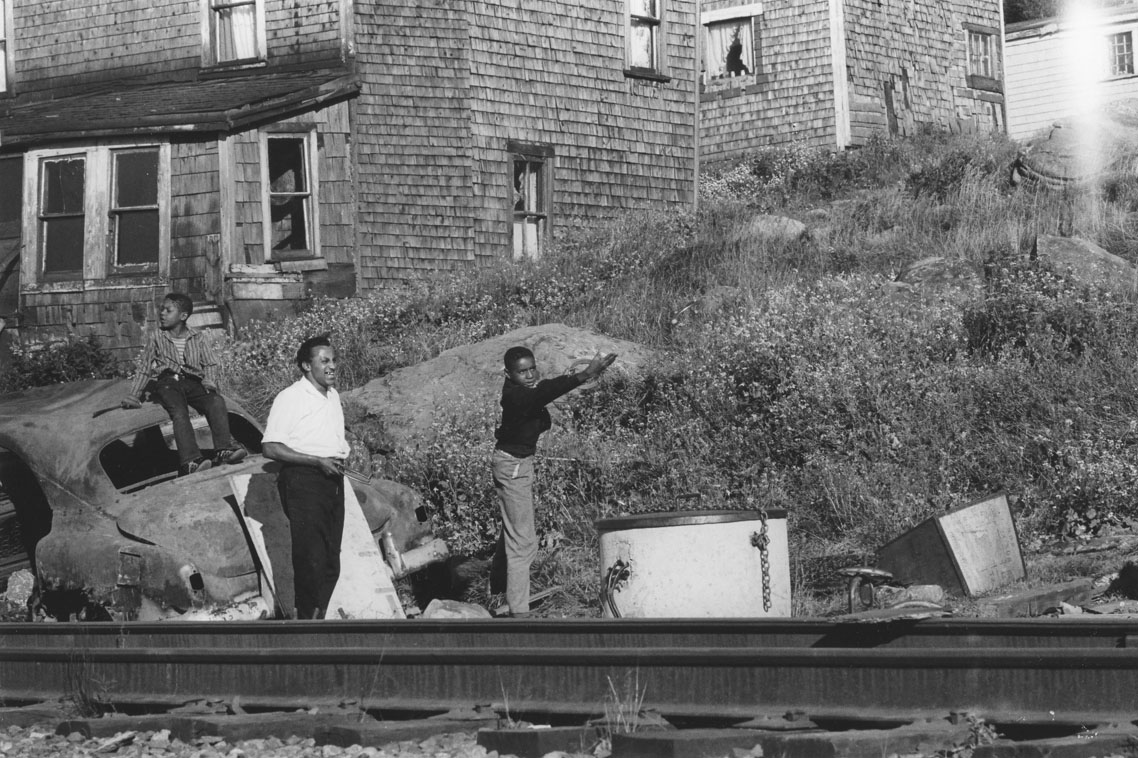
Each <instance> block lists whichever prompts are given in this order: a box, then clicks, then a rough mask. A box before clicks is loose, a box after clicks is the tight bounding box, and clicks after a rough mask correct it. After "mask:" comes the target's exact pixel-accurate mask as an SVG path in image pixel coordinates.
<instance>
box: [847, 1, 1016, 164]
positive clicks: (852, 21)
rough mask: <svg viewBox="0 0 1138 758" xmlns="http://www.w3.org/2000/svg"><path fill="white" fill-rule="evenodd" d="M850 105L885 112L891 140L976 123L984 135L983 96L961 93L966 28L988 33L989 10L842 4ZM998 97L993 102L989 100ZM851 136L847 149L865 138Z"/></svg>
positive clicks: (991, 6) (995, 24)
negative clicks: (852, 141)
mask: <svg viewBox="0 0 1138 758" xmlns="http://www.w3.org/2000/svg"><path fill="white" fill-rule="evenodd" d="M844 1H845V12H846V18H845V21H846V40H847V42H846V46H847V53H846V56H847V65H848V70H849V87H850V95H851V99H853V98H858V99H861V100H862V101H863V102H872V101H877V102H879V103H881V108H882V111H883V112H889V111H892V113H893V121H894V123H895V130H896V132H897V133H898V134H902V135H908V134H913V133H915V132H916V131H917V130H918V129H920V128H921V127H922V126H925V125H930V126H941V127H943V126H948V127H952V128H954V129H955V128H960V124H961V123H962V122H963V123H967V122H970V121H974V120H978V121H980V122H982V124H979V123H978V124H977V125H976V127H975V128H980V127H981V126H983V127H984V128H990V119H991V116H990V107H991V106H990V105H989V103H990V102H991V100H990V99H986V98H989V97H990V96H989V95H988V93H983V94H982V93H981V91H980V90H973V89H971V88H969V87H968V86H967V80H966V76H967V73H968V72H967V61H968V50H967V36H966V35H967V32H966V27H965V24H966V23H970V24H975V25H978V26H984V27H988V28H991V29H993V30H994V31H995V32H996V35H995V37H996V41H997V47H998V39H999V35H998V32H999V28H1000V15H999V14H1000V10H999V6H998V5H997V4H995V3H982V2H973V3H969V2H943V0H917V1H914V0H881V1H880V2H879V0H844ZM997 97H998V95H997ZM858 136H859V135H857V134H856V132H855V142H857V141H861V142H864V139H865V137H866V136H868V135H864V134H863V135H860V137H861V139H860V140H858V139H857V137H858Z"/></svg>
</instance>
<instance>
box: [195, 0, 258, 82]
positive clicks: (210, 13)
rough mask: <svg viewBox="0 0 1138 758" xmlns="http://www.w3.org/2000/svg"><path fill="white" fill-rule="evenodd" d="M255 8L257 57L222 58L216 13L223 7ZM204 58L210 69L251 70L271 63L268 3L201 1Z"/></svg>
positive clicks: (254, 30)
mask: <svg viewBox="0 0 1138 758" xmlns="http://www.w3.org/2000/svg"><path fill="white" fill-rule="evenodd" d="M246 5H251V6H253V46H254V48H255V49H254V51H253V55H252V56H250V57H247V58H227V59H225V60H222V59H221V51H220V46H219V40H218V36H217V33H216V30H217V25H216V23H215V20H216V18H217V15H216V12H217V11H218V10H219V9H223V8H234V7H239V6H246ZM201 46H202V50H201V59H202V66H203V67H206V68H249V67H254V66H264V65H265V63H266V62H267V61H268V37H267V35H266V33H265V0H201Z"/></svg>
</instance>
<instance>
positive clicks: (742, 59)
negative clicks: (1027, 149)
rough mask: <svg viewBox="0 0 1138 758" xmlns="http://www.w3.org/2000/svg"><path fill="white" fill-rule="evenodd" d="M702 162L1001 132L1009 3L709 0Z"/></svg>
mask: <svg viewBox="0 0 1138 758" xmlns="http://www.w3.org/2000/svg"><path fill="white" fill-rule="evenodd" d="M700 22H701V25H702V27H703V37H702V42H701V48H702V51H703V55H702V67H703V72H702V74H703V77H702V78H703V85H702V95H701V102H702V104H701V111H700V124H701V128H700V155H701V160H708V161H714V160H716V159H720V158H725V157H730V156H735V155H739V154H741V153H744V152H747V151H750V150H755V149H757V148H762V147H768V146H779V145H788V144H790V143H795V144H800V145H808V146H815V147H831V148H845V147H849V146H857V145H861V144H864V143H865V142H866V140H867V139H868V138H869V137H870V136H871V135H873V134H874V133H883V134H894V135H909V134H914V133H916V132H917V131H919V130H920V129H922V128H925V127H926V126H935V127H937V128H944V129H949V130H952V131H961V130H963V131H976V130H979V131H1002V130H1003V129H1004V122H1005V118H1004V95H1003V92H1004V88H1003V75H1002V62H1001V47H1002V45H1001V41H1002V24H1003V16H1002V11H1001V3H1000V0H763V2H741V1H740V0H705V2H704V3H703V6H702V14H701V20H700Z"/></svg>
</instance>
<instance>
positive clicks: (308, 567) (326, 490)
mask: <svg viewBox="0 0 1138 758" xmlns="http://www.w3.org/2000/svg"><path fill="white" fill-rule="evenodd" d="M277 487H278V488H279V490H280V496H281V505H282V506H284V512H285V515H287V516H288V523H289V533H290V534H291V535H292V573H293V586H294V587H295V588H296V617H297V618H302V619H310V618H323V617H324V614H325V613H327V612H328V601H329V600H331V598H332V590H334V589H335V588H336V580H337V579H339V578H340V540H341V538H342V537H343V534H344V479H343V477H339V476H336V477H330V476H325V475H324V473H323V472H322V471H320V469H317V468H312V467H311V466H282V467H281V473H280V476H278V477H277Z"/></svg>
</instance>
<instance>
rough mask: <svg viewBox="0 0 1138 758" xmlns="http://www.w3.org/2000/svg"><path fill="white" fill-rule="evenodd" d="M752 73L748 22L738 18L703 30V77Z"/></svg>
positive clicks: (720, 77)
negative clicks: (705, 67)
mask: <svg viewBox="0 0 1138 758" xmlns="http://www.w3.org/2000/svg"><path fill="white" fill-rule="evenodd" d="M753 73H755V42H754V37H753V36H752V32H751V19H749V18H741V19H735V20H732V21H726V22H724V23H721V24H711V25H709V26H708V27H707V76H708V78H709V79H725V78H730V77H733V76H747V75H749V74H753Z"/></svg>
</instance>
